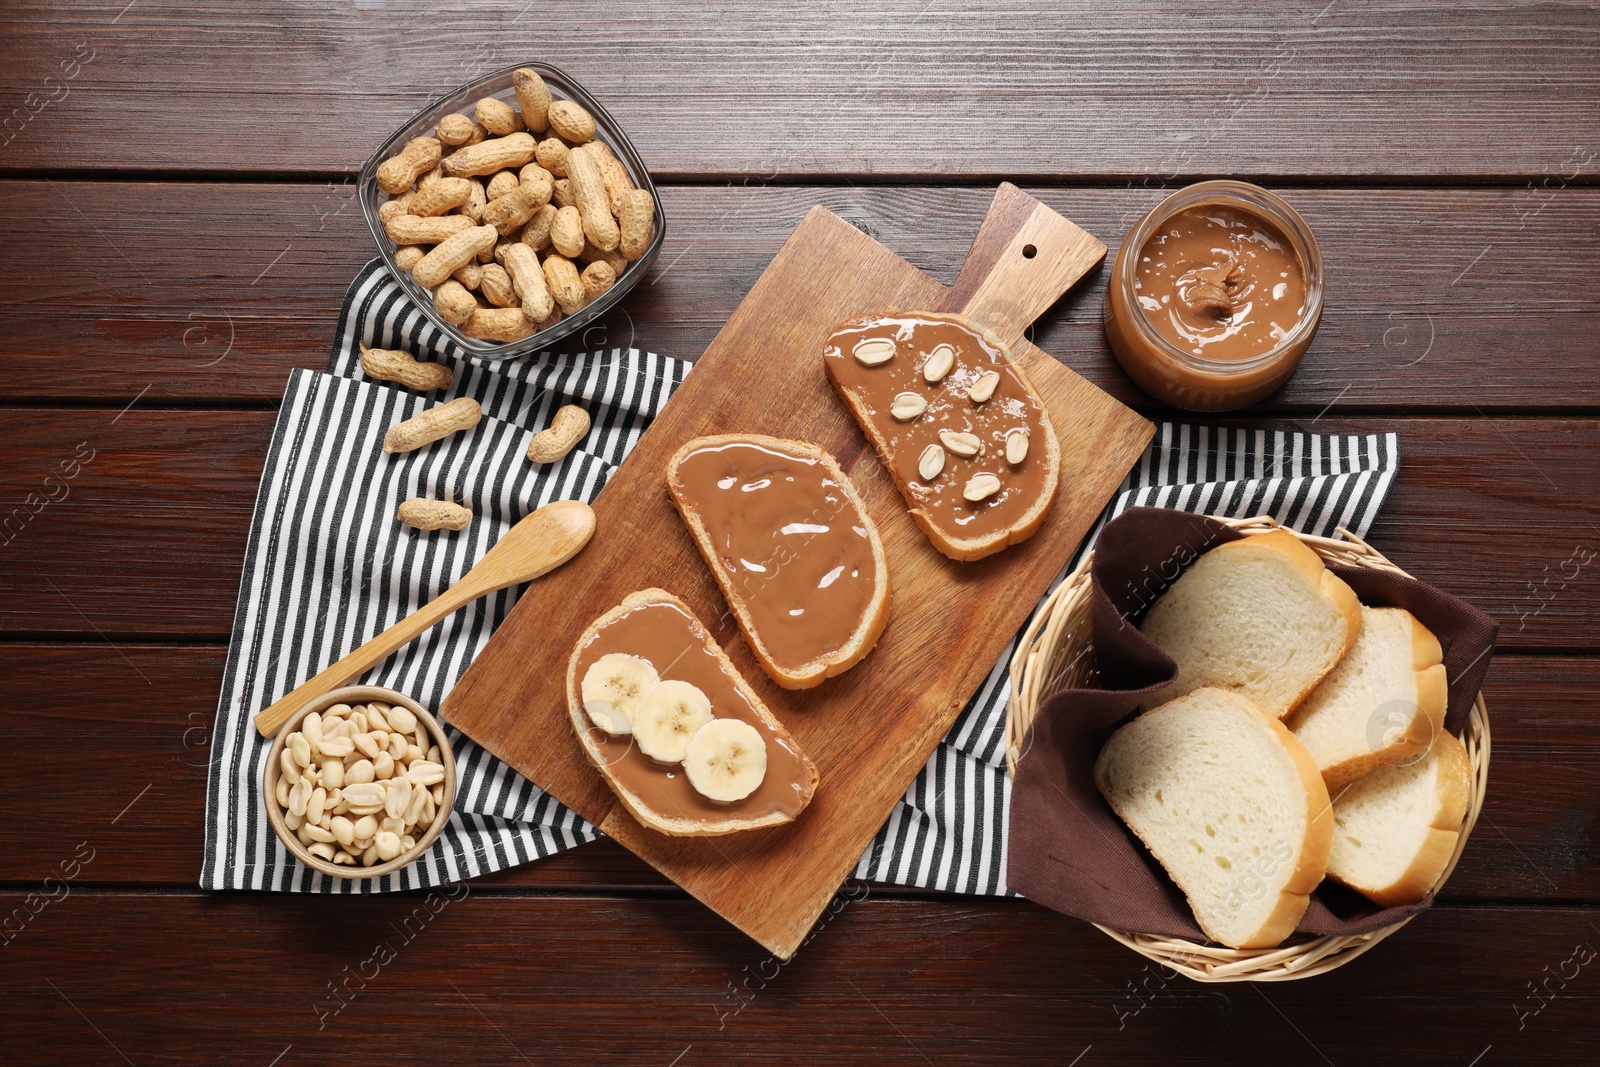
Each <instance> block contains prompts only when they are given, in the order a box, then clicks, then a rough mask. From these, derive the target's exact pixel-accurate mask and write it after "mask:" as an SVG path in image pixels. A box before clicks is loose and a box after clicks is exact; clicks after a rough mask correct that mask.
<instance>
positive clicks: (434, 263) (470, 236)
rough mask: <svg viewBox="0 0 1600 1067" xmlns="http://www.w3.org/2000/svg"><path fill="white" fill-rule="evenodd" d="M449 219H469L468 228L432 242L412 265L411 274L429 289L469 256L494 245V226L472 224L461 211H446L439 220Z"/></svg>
mask: <svg viewBox="0 0 1600 1067" xmlns="http://www.w3.org/2000/svg"><path fill="white" fill-rule="evenodd" d="M451 219H460V220H461V221H462V222H465V223H468V225H469V228H468V229H465V230H462V231H461V232H459V233H457V234H455V235H453V236H452V237H450V238H449V239H448V240H446V241H443V242H441V243H439V244H438V245H435V246H434V249H433V251H432V252H429V253H428V254H427V255H425V256H423V257H422V259H421V261H420V262H418V263H417V265H416V266H415V267H413V268H412V270H411V277H412V278H414V279H415V280H416V283H417V284H418V285H420V286H422V287H423V288H424V289H432V288H433V287H434V286H436V285H438V284H439V283H440V282H442V281H444V280H445V279H446V278H448V277H450V275H451V274H453V273H455V270H456V268H457V267H459V266H461V265H462V264H463V263H465V262H467V261H468V260H470V259H472V258H473V257H474V256H476V255H477V254H478V253H479V252H481V251H483V249H485V248H493V247H494V242H495V239H496V238H497V237H498V236H499V235H498V234H497V233H496V232H495V228H494V227H493V226H471V222H472V220H471V219H468V218H465V217H463V216H461V215H446V216H445V217H444V218H443V219H440V220H438V221H440V222H445V221H448V220H451Z"/></svg>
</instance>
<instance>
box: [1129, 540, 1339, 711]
mask: <svg viewBox="0 0 1600 1067" xmlns="http://www.w3.org/2000/svg"><path fill="white" fill-rule="evenodd" d="M1139 628H1140V629H1141V630H1142V631H1144V635H1145V636H1146V637H1148V638H1149V639H1150V640H1151V641H1153V642H1155V644H1156V645H1157V646H1158V647H1159V648H1160V649H1161V650H1162V651H1163V652H1165V653H1166V654H1167V655H1169V656H1171V657H1172V658H1173V659H1174V660H1176V661H1177V663H1178V676H1177V678H1176V680H1174V681H1173V683H1172V684H1171V685H1169V686H1167V687H1166V688H1165V689H1163V690H1162V691H1161V692H1159V693H1157V694H1156V695H1155V696H1153V697H1151V698H1149V699H1148V700H1146V701H1145V704H1144V706H1145V707H1154V706H1156V705H1157V704H1161V703H1164V702H1166V701H1168V700H1171V699H1173V698H1174V697H1179V696H1182V695H1183V694H1185V693H1189V692H1193V691H1194V690H1196V689H1199V688H1200V687H1202V686H1213V687H1216V688H1218V689H1227V690H1231V691H1232V692H1235V693H1238V694H1239V695H1241V696H1244V697H1247V698H1249V699H1250V700H1251V701H1253V702H1254V703H1255V704H1256V706H1257V707H1259V708H1261V709H1262V710H1263V711H1265V712H1266V713H1267V714H1269V715H1272V716H1275V717H1276V718H1279V719H1281V718H1283V717H1285V716H1286V715H1288V714H1289V712H1291V711H1293V710H1294V709H1295V707H1296V706H1297V705H1298V704H1299V703H1300V701H1301V700H1303V699H1305V696H1306V694H1307V693H1309V692H1311V690H1312V689H1313V688H1314V687H1315V686H1316V684H1317V683H1318V682H1320V681H1322V679H1323V676H1325V675H1326V674H1327V673H1328V672H1329V671H1331V670H1333V668H1334V665H1335V664H1337V663H1338V662H1339V661H1340V660H1341V659H1343V658H1344V654H1345V653H1346V652H1348V651H1350V646H1351V645H1353V644H1355V641H1356V635H1357V634H1359V633H1360V632H1361V604H1360V602H1359V601H1358V600H1357V599H1356V595H1355V593H1354V592H1353V591H1352V590H1351V589H1350V587H1349V586H1348V585H1346V584H1345V583H1344V582H1343V581H1342V580H1341V579H1340V578H1339V576H1338V575H1336V574H1334V573H1333V572H1332V571H1330V570H1328V569H1327V568H1326V567H1325V566H1323V564H1322V560H1321V558H1319V557H1318V556H1317V554H1316V553H1315V552H1313V551H1311V549H1309V548H1307V547H1306V546H1305V545H1304V544H1303V543H1302V542H1301V541H1300V539H1299V538H1298V537H1296V536H1294V534H1292V533H1290V532H1289V531H1287V530H1272V531H1270V532H1268V533H1264V534H1253V535H1251V536H1248V537H1244V538H1241V539H1240V540H1238V541H1229V542H1227V543H1226V544H1222V545H1218V546H1217V547H1216V548H1213V549H1212V550H1211V551H1209V552H1207V553H1206V554H1205V555H1203V556H1201V557H1200V558H1199V559H1197V560H1195V561H1194V563H1193V564H1191V565H1190V567H1189V569H1188V570H1186V571H1184V572H1183V574H1182V576H1180V577H1179V578H1178V580H1177V581H1176V582H1174V583H1173V584H1172V587H1171V588H1170V589H1168V590H1167V591H1166V592H1165V593H1163V594H1162V595H1161V598H1160V599H1159V600H1157V601H1156V602H1155V603H1154V604H1153V605H1151V607H1150V611H1149V613H1148V614H1147V615H1146V616H1145V619H1144V623H1143V624H1142V625H1141V626H1140V627H1139Z"/></svg>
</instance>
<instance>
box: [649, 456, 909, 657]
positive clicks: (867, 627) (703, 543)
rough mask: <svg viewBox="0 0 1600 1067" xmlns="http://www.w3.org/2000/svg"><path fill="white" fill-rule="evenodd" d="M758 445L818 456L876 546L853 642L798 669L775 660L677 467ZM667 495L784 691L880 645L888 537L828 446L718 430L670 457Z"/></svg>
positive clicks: (746, 636)
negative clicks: (703, 454)
mask: <svg viewBox="0 0 1600 1067" xmlns="http://www.w3.org/2000/svg"><path fill="white" fill-rule="evenodd" d="M740 443H744V444H754V445H761V446H764V447H767V448H771V449H774V450H775V451H779V452H788V453H792V454H797V455H802V456H809V457H810V458H812V459H815V460H817V461H818V462H820V463H821V464H822V465H823V466H825V467H826V468H827V469H828V473H829V474H830V475H831V476H832V477H833V479H834V480H835V481H836V482H838V484H839V487H840V488H841V489H843V490H844V494H845V496H846V497H847V498H848V499H849V501H850V505H851V507H853V508H854V509H855V513H856V518H857V519H858V520H859V522H860V524H861V526H862V527H863V528H864V529H865V530H866V531H867V540H868V541H869V542H870V543H871V546H872V562H873V567H874V569H875V570H876V571H877V574H876V586H875V590H874V593H873V598H872V601H871V603H870V604H868V605H867V610H866V611H865V613H864V614H863V616H862V619H861V621H860V623H859V624H857V626H856V629H855V631H854V632H852V634H851V635H850V638H849V640H848V641H846V642H845V643H844V644H842V645H840V647H839V649H838V650H837V651H836V652H830V653H828V654H827V655H825V656H818V657H817V658H816V659H813V660H811V661H810V662H808V663H805V664H803V665H801V666H800V667H799V668H796V669H794V670H785V669H784V668H782V667H780V666H778V665H777V664H776V663H774V662H773V660H772V653H771V651H770V649H769V648H768V646H767V643H766V640H765V639H764V638H763V637H762V636H761V633H760V631H759V630H758V629H757V628H756V625H755V620H754V619H752V618H751V617H750V609H749V606H748V605H747V604H746V602H745V600H744V598H743V597H742V596H740V595H739V593H738V590H737V587H736V585H735V583H734V578H733V575H732V574H730V573H728V570H727V568H726V567H724V566H723V563H722V557H721V556H720V555H719V554H718V552H717V550H716V547H715V546H714V545H713V544H712V542H711V535H710V533H709V532H708V531H707V530H706V528H705V523H703V522H702V521H701V519H700V514H699V512H697V511H695V509H694V508H693V507H692V506H691V505H690V504H689V502H688V500H687V499H685V494H684V486H683V483H682V482H681V481H680V480H679V479H678V466H679V464H681V463H682V462H683V460H684V459H685V458H686V457H687V456H688V455H689V454H690V453H691V452H694V451H697V450H699V449H702V448H708V447H710V448H714V447H716V446H718V445H725V444H740ZM667 495H668V496H669V497H671V498H672V503H673V506H674V507H676V508H677V509H678V515H679V517H681V518H682V519H683V524H684V526H685V527H686V528H687V529H688V531H689V536H690V537H691V538H693V539H694V543H695V547H696V548H698V549H699V550H700V555H701V556H702V557H703V558H704V559H705V561H706V566H707V567H709V568H710V569H711V575H712V577H713V578H715V579H716V581H717V587H718V588H719V589H721V590H722V598H723V599H724V600H726V601H727V602H728V608H729V610H731V611H732V612H733V616H734V619H735V621H737V622H738V624H739V632H740V633H741V634H743V635H744V639H745V643H746V644H747V645H749V646H750V651H751V652H752V653H754V654H755V657H756V662H758V663H760V664H761V669H762V670H763V671H765V672H766V673H767V676H768V677H770V678H771V679H772V680H773V681H774V682H777V683H778V684H779V685H781V686H783V687H784V688H785V689H810V688H812V687H813V686H817V685H821V684H822V683H823V682H824V681H826V680H827V679H829V678H832V677H835V676H836V675H840V674H843V673H844V672H845V671H847V670H849V669H850V668H851V667H854V666H855V665H856V664H857V663H860V662H861V661H862V660H863V659H865V658H866V656H867V653H869V652H871V651H872V649H873V647H874V646H875V645H876V644H877V643H878V638H879V637H880V636H881V635H882V634H883V628H884V626H886V625H887V624H888V622H889V558H888V556H887V555H885V553H884V551H883V539H882V538H881V537H879V536H878V527H877V525H876V524H874V523H873V521H872V519H871V517H870V516H868V514H867V504H866V501H864V500H862V499H861V494H859V493H857V492H856V488H855V486H854V485H852V484H851V482H850V479H849V477H848V476H846V475H845V473H844V470H843V469H842V468H841V467H840V466H839V462H838V460H836V459H834V458H833V456H832V455H831V454H830V453H829V452H828V451H827V450H826V449H824V448H820V447H818V446H817V445H814V444H811V443H810V442H807V441H794V440H789V439H787V438H782V437H769V436H766V435H765V434H755V433H728V434H716V435H714V436H711V437H697V438H695V439H694V440H693V441H690V442H688V443H687V444H685V445H684V446H683V447H681V448H679V449H678V450H677V451H676V452H674V453H673V454H672V458H671V459H669V460H668V461H667Z"/></svg>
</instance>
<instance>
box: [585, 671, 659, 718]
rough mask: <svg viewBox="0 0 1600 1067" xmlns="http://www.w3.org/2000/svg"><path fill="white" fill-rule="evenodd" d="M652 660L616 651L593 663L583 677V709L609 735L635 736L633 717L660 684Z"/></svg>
mask: <svg viewBox="0 0 1600 1067" xmlns="http://www.w3.org/2000/svg"><path fill="white" fill-rule="evenodd" d="M660 680H661V679H660V676H659V675H657V674H656V669H655V668H654V667H652V666H650V661H649V660H643V659H640V658H639V657H638V656H629V655H627V654H625V653H622V652H612V653H609V654H608V655H604V656H601V657H600V658H599V659H597V660H595V661H594V663H592V664H590V666H589V669H588V670H587V671H586V672H584V675H583V710H584V711H587V712H588V713H589V718H590V720H591V721H593V723H594V724H595V725H596V726H598V727H600V729H602V730H604V731H605V732H606V733H608V734H613V735H615V736H618V737H624V736H626V735H628V734H631V733H633V714H634V711H635V710H636V709H637V708H638V707H639V702H640V701H641V700H643V699H644V696H645V694H646V693H648V692H649V691H650V690H651V689H652V688H653V687H654V686H655V684H656V683H657V682H658V681H660Z"/></svg>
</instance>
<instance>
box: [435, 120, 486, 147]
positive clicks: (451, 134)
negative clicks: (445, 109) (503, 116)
mask: <svg viewBox="0 0 1600 1067" xmlns="http://www.w3.org/2000/svg"><path fill="white" fill-rule="evenodd" d="M435 132H436V134H437V136H438V138H439V140H441V141H443V142H444V143H445V144H447V145H450V146H451V147H458V146H460V145H464V144H467V143H469V142H471V141H472V140H473V138H474V135H476V136H477V140H479V141H481V140H483V139H484V137H485V136H487V131H485V130H484V128H483V127H482V126H479V125H478V124H477V123H476V122H473V121H472V120H471V119H470V118H468V117H467V116H466V115H446V116H445V117H444V118H442V119H440V120H439V128H438V130H437V131H435Z"/></svg>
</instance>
